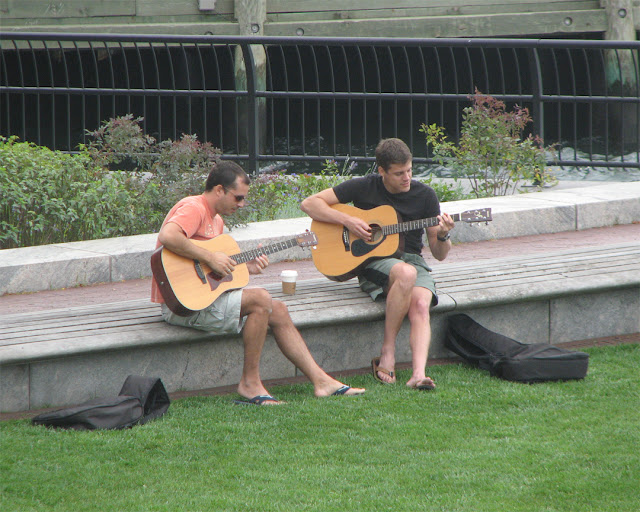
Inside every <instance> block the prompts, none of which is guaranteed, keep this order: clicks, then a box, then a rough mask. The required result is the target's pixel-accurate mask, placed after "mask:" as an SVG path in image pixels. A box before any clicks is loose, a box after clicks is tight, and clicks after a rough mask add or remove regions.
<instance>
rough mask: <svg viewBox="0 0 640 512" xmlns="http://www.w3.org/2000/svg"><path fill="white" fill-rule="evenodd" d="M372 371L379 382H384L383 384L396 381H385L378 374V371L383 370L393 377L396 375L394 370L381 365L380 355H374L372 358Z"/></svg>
mask: <svg viewBox="0 0 640 512" xmlns="http://www.w3.org/2000/svg"><path fill="white" fill-rule="evenodd" d="M371 371H372V373H373V378H374V379H376V380H377V381H378V382H382V383H383V384H395V382H385V381H383V380H382V379H381V378H380V376H379V375H378V372H382V373H384V374H386V375H388V376H389V377H391V378H392V379H393V378H394V377H395V372H394V371H393V370H387V369H386V368H383V367H382V366H380V358H379V357H374V358H373V359H372V360H371Z"/></svg>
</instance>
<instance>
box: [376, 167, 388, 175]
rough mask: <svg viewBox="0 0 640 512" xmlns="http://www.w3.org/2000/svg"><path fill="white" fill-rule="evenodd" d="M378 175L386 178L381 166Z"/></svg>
mask: <svg viewBox="0 0 640 512" xmlns="http://www.w3.org/2000/svg"><path fill="white" fill-rule="evenodd" d="M378 174H379V175H380V176H384V175H385V174H386V173H385V171H384V169H383V168H382V166H381V165H379V166H378Z"/></svg>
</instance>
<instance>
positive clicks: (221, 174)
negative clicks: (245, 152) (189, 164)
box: [205, 160, 251, 192]
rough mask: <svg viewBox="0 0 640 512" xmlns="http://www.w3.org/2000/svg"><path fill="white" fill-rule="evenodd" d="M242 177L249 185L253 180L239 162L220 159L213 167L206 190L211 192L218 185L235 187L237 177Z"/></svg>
mask: <svg viewBox="0 0 640 512" xmlns="http://www.w3.org/2000/svg"><path fill="white" fill-rule="evenodd" d="M237 178H240V181H241V182H243V183H245V184H246V185H249V183H251V180H250V179H249V176H248V175H247V173H246V172H244V169H243V168H242V167H240V166H239V165H238V164H237V163H235V162H233V161H231V160H218V161H217V162H216V163H215V164H213V167H212V168H211V172H209V176H208V178H207V184H206V185H205V190H206V191H207V192H209V191H210V190H212V189H213V187H215V186H216V185H222V186H223V187H224V188H225V189H227V188H231V189H233V188H235V182H236V179H237Z"/></svg>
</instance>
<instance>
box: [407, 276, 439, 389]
mask: <svg viewBox="0 0 640 512" xmlns="http://www.w3.org/2000/svg"><path fill="white" fill-rule="evenodd" d="M432 297H433V294H432V293H431V291H429V290H427V289H426V288H419V287H416V288H414V289H413V292H412V293H411V305H410V306H409V313H408V316H409V322H410V324H411V333H410V335H409V344H410V346H411V364H412V368H413V372H412V374H411V378H410V379H409V380H408V381H407V386H409V387H412V388H415V387H418V386H420V387H431V386H434V387H435V383H434V382H433V380H431V378H430V377H427V376H426V374H425V368H426V366H427V357H428V355H429V345H430V343H431V319H430V316H429V307H430V306H431V298H432Z"/></svg>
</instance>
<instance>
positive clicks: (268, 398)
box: [233, 395, 282, 405]
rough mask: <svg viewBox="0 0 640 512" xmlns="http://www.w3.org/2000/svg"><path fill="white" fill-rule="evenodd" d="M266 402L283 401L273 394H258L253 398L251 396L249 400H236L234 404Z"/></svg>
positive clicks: (261, 403)
mask: <svg viewBox="0 0 640 512" xmlns="http://www.w3.org/2000/svg"><path fill="white" fill-rule="evenodd" d="M265 402H277V403H278V404H280V403H282V402H280V400H278V399H277V398H274V397H272V396H271V395H257V396H254V397H253V398H249V399H248V400H234V401H233V403H234V404H238V405H264V403H265Z"/></svg>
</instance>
